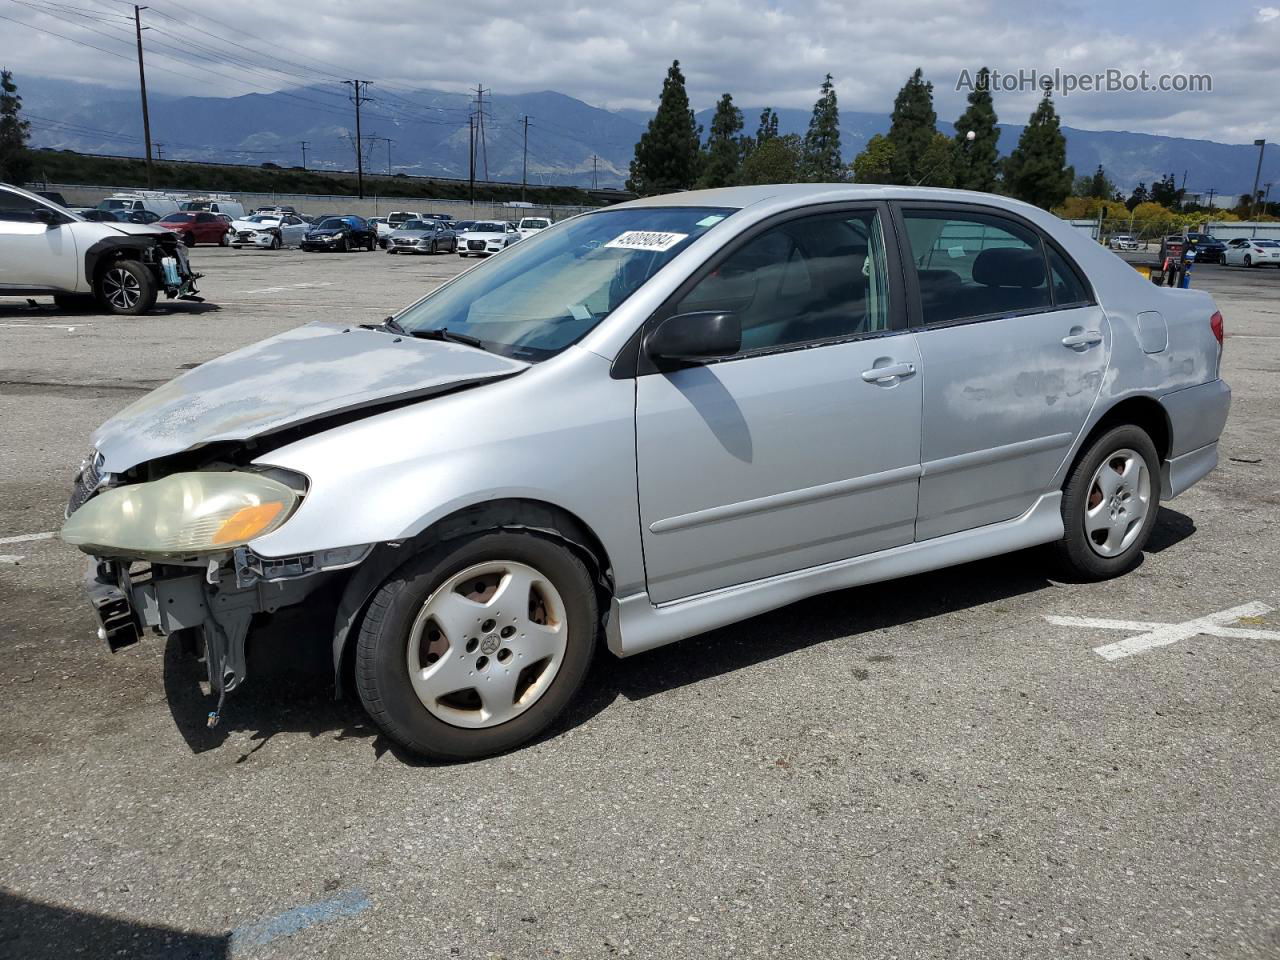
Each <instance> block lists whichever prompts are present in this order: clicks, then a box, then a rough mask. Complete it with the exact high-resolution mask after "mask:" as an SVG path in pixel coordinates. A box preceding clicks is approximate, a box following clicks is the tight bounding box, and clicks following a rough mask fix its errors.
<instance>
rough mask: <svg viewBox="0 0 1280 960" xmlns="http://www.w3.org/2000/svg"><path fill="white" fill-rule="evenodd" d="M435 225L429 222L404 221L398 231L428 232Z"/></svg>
mask: <svg viewBox="0 0 1280 960" xmlns="http://www.w3.org/2000/svg"><path fill="white" fill-rule="evenodd" d="M434 226H435V224H434V223H432V222H431V221H430V220H406V221H405V222H404V223H402V224H400V225H399V227H398V229H400V230H430V229H431V228H432V227H434Z"/></svg>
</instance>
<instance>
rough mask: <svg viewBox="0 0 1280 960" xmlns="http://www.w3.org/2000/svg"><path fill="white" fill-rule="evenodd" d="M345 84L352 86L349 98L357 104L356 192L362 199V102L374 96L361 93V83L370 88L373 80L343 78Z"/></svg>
mask: <svg viewBox="0 0 1280 960" xmlns="http://www.w3.org/2000/svg"><path fill="white" fill-rule="evenodd" d="M342 82H343V84H344V85H346V86H348V87H350V88H351V96H350V97H349V98H348V99H350V100H351V102H352V103H354V104H355V105H356V192H357V194H358V196H359V197H360V199H361V200H363V199H364V155H363V152H362V148H363V142H362V138H361V136H360V104H362V103H368V102H370V101H371V100H373V97H366V96H363V95H362V94H361V93H360V85H361V84H364V89H365V90H368V89H369V84H370V83H372V82H373V81H372V80H343V81H342Z"/></svg>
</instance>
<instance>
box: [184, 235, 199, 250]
mask: <svg viewBox="0 0 1280 960" xmlns="http://www.w3.org/2000/svg"><path fill="white" fill-rule="evenodd" d="M182 242H183V244H185V245H186V246H188V247H194V246H195V245H196V237H195V234H194V233H184V234H183V235H182Z"/></svg>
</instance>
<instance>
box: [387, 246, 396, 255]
mask: <svg viewBox="0 0 1280 960" xmlns="http://www.w3.org/2000/svg"><path fill="white" fill-rule="evenodd" d="M387 253H389V254H390V255H391V256H395V253H396V248H395V247H387Z"/></svg>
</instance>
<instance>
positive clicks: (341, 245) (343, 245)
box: [334, 237, 347, 253]
mask: <svg viewBox="0 0 1280 960" xmlns="http://www.w3.org/2000/svg"><path fill="white" fill-rule="evenodd" d="M334 246H336V247H337V249H338V252H339V253H346V252H347V238H346V237H343V238H342V239H341V240H339V241H338V242H337V243H336V244H335V245H334Z"/></svg>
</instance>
